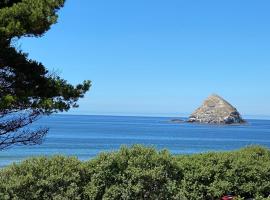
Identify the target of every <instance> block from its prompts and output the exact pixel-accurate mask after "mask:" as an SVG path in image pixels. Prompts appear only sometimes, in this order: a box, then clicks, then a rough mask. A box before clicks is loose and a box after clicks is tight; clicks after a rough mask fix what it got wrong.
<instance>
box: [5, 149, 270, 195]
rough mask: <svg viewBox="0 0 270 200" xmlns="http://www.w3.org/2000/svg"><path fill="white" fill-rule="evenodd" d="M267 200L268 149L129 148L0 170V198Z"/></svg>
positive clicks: (37, 160)
mask: <svg viewBox="0 0 270 200" xmlns="http://www.w3.org/2000/svg"><path fill="white" fill-rule="evenodd" d="M228 193H232V194H233V195H235V196H237V197H238V198H237V199H248V198H252V199H256V200H263V199H265V200H266V199H267V197H268V196H269V194H270V150H269V149H267V148H263V147H259V146H251V147H247V148H244V149H241V150H238V151H232V152H221V153H203V154H196V155H171V154H170V153H169V152H168V151H166V150H163V151H156V150H155V149H154V148H146V147H143V146H139V145H136V146H133V147H131V148H127V147H122V148H121V149H120V150H119V151H117V152H111V153H102V154H100V155H99V156H97V157H96V158H94V159H91V160H89V161H86V162H82V161H79V160H78V159H76V158H73V157H64V156H54V157H50V158H46V157H39V158H31V159H28V160H25V161H23V162H22V163H19V164H13V165H11V166H8V167H6V168H4V169H2V170H1V171H0V199H3V200H11V199H20V200H34V199H36V200H42V199H44V200H45V199H46V200H48V199H53V200H60V199H61V200H63V199H66V200H68V199H77V200H79V199H86V200H89V199H91V200H92V199H93V200H94V199H95V200H99V199H104V200H106V199H107V200H113V199H129V200H132V199H134V200H139V199H147V200H151V199H153V200H154V199H159V200H162V199H168V200H173V199H177V200H216V199H220V197H222V196H223V195H226V194H228Z"/></svg>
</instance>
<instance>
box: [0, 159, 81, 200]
mask: <svg viewBox="0 0 270 200" xmlns="http://www.w3.org/2000/svg"><path fill="white" fill-rule="evenodd" d="M83 175H84V174H83V168H82V165H81V163H80V161H78V160H77V159H75V158H65V157H63V156H55V157H52V158H45V157H41V158H32V159H29V160H26V161H24V162H22V163H21V164H13V165H11V166H9V167H7V168H5V169H3V170H1V173H0V199H1V200H9V199H12V200H30V199H36V200H41V199H53V200H60V199H61V200H70V199H74V200H75V199H76V200H79V199H81V194H82V193H83V184H82V180H83Z"/></svg>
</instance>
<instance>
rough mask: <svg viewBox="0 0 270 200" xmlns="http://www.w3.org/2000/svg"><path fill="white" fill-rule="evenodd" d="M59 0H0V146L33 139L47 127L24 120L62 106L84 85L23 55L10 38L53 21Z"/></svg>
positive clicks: (41, 30)
mask: <svg viewBox="0 0 270 200" xmlns="http://www.w3.org/2000/svg"><path fill="white" fill-rule="evenodd" d="M64 2H65V1H64V0H0V150H1V149H5V148H7V147H9V146H11V145H13V144H28V145H29V144H38V143H41V142H42V139H43V136H44V135H45V134H46V133H47V129H38V130H30V129H27V128H26V127H27V125H29V124H31V123H32V122H33V121H35V120H37V119H39V118H40V117H41V116H42V115H49V114H51V113H53V112H63V111H68V110H69V109H70V108H72V107H77V106H78V105H77V104H76V102H77V101H78V99H79V98H82V97H83V96H84V94H85V93H86V91H88V90H89V88H90V85H91V83H90V81H84V82H83V83H82V84H78V85H76V86H73V85H71V84H69V83H67V81H65V80H64V79H62V78H60V77H59V76H57V75H54V74H51V73H49V72H48V71H47V69H46V67H45V66H43V65H42V63H39V62H37V61H34V60H30V59H28V57H27V54H25V53H23V52H21V51H18V50H17V49H16V48H15V47H13V46H12V43H11V41H12V39H14V38H16V39H18V38H20V37H26V36H28V37H29V36H32V37H39V36H42V35H43V34H44V33H45V32H46V31H48V30H49V29H50V26H51V25H52V24H54V23H56V22H57V18H58V16H57V11H58V10H59V9H60V8H61V7H63V5H64ZM55 45H57V44H55Z"/></svg>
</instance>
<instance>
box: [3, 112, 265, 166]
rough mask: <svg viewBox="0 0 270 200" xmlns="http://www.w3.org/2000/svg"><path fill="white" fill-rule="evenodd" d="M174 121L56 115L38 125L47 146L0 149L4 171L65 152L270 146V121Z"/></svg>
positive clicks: (81, 156)
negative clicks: (140, 146)
mask: <svg viewBox="0 0 270 200" xmlns="http://www.w3.org/2000/svg"><path fill="white" fill-rule="evenodd" d="M171 119H173V118H169V117H126V116H88V115H53V116H50V117H46V118H43V119H41V120H40V121H38V122H36V123H35V124H34V126H36V127H48V128H49V129H50V130H49V133H48V135H47V136H46V138H45V139H44V142H43V144H41V145H37V146H16V147H14V146H13V147H12V148H9V149H7V150H4V151H0V167H4V166H6V165H8V164H11V163H12V162H18V161H21V160H24V159H26V158H28V157H31V156H40V155H46V156H51V155H56V154H64V155H67V156H76V157H78V158H79V159H81V160H88V159H91V158H93V157H94V156H96V155H98V154H99V153H100V152H104V151H115V150H117V149H119V147H120V146H121V145H126V146H130V145H133V144H143V145H146V146H154V147H156V148H157V149H168V150H169V151H170V152H171V153H173V154H193V153H201V152H209V151H227V150H235V149H239V148H242V147H245V146H248V145H262V146H266V147H270V120H247V121H248V123H247V124H243V125H226V126H225V125H223V126H221V125H202V124H189V123H172V122H171Z"/></svg>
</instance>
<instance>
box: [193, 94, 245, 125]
mask: <svg viewBox="0 0 270 200" xmlns="http://www.w3.org/2000/svg"><path fill="white" fill-rule="evenodd" d="M188 122H190V123H207V124H240V123H245V121H244V120H243V119H242V117H241V115H240V113H239V112H238V111H237V109H236V108H235V107H233V106H232V105H231V104H230V103H228V102H227V101H226V100H224V99H223V98H222V97H220V96H218V95H216V94H214V95H211V96H209V97H208V98H207V99H206V100H205V101H204V103H203V105H202V106H201V107H199V108H198V109H197V110H195V112H194V113H192V114H191V115H190V117H189V119H188Z"/></svg>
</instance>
